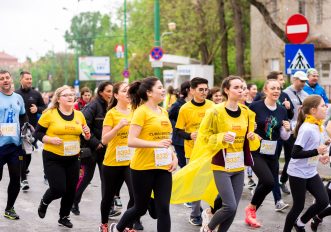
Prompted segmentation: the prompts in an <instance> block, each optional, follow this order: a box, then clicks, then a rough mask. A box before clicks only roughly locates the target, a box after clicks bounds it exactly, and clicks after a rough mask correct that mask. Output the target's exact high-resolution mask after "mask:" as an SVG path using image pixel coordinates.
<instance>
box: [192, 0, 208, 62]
mask: <svg viewBox="0 0 331 232" xmlns="http://www.w3.org/2000/svg"><path fill="white" fill-rule="evenodd" d="M195 4H196V5H195V9H196V12H197V14H198V15H199V20H198V25H199V28H200V42H199V48H200V54H201V61H202V64H210V61H209V56H210V53H209V50H208V44H207V41H206V38H207V32H206V30H205V28H206V21H205V17H206V16H205V14H206V13H205V12H204V10H203V5H204V4H205V1H204V0H197V1H196V3H195Z"/></svg>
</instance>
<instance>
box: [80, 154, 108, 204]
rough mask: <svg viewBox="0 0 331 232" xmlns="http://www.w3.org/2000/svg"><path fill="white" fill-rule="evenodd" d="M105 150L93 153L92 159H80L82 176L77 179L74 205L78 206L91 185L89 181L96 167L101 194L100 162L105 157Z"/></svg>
mask: <svg viewBox="0 0 331 232" xmlns="http://www.w3.org/2000/svg"><path fill="white" fill-rule="evenodd" d="M104 151H105V150H104V149H101V150H100V151H96V152H94V153H93V156H92V157H88V158H84V159H81V163H80V168H81V172H82V173H83V174H82V176H80V177H79V181H78V183H77V186H76V194H75V199H74V204H76V205H78V204H79V203H80V201H81V199H82V195H83V193H84V191H85V189H86V188H87V186H88V185H89V184H90V183H91V180H92V179H93V176H94V171H95V167H96V165H98V168H99V174H100V180H101V193H102V192H103V185H102V162H103V159H104V155H105V152H104Z"/></svg>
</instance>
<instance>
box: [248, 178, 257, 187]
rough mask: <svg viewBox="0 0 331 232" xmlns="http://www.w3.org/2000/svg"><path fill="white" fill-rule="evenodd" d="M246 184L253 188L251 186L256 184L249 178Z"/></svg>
mask: <svg viewBox="0 0 331 232" xmlns="http://www.w3.org/2000/svg"><path fill="white" fill-rule="evenodd" d="M247 185H248V188H253V187H255V186H256V184H255V182H254V180H253V179H249V181H248V183H247Z"/></svg>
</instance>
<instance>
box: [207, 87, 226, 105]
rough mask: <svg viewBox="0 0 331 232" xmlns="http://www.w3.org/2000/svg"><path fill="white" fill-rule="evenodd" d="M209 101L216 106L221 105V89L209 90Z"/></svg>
mask: <svg viewBox="0 0 331 232" xmlns="http://www.w3.org/2000/svg"><path fill="white" fill-rule="evenodd" d="M207 99H208V100H211V101H213V102H214V103H215V104H219V103H221V102H222V101H223V97H222V93H221V89H220V88H219V87H213V88H211V89H210V90H209V93H208V95H207Z"/></svg>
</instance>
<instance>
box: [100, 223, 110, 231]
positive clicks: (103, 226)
mask: <svg viewBox="0 0 331 232" xmlns="http://www.w3.org/2000/svg"><path fill="white" fill-rule="evenodd" d="M99 232H109V230H108V224H107V223H105V224H101V225H100V226H99Z"/></svg>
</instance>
